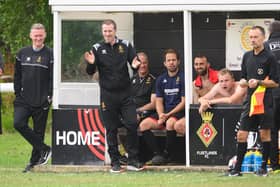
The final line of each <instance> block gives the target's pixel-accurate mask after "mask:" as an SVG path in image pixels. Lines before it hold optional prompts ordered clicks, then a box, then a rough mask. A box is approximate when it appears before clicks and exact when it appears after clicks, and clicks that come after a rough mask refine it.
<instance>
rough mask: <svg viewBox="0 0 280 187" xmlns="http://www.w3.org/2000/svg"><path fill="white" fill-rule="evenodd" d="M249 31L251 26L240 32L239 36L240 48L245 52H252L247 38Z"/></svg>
mask: <svg viewBox="0 0 280 187" xmlns="http://www.w3.org/2000/svg"><path fill="white" fill-rule="evenodd" d="M250 29H251V26H245V27H243V28H242V30H241V34H240V41H241V46H242V48H243V49H244V50H245V51H249V50H252V46H251V42H250V38H249V31H250Z"/></svg>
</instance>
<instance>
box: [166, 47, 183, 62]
mask: <svg viewBox="0 0 280 187" xmlns="http://www.w3.org/2000/svg"><path fill="white" fill-rule="evenodd" d="M168 53H173V54H175V55H176V58H177V60H180V55H179V53H178V52H177V51H176V50H175V49H166V50H165V51H164V53H163V59H164V61H165V59H166V54H168Z"/></svg>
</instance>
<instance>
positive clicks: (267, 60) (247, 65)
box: [241, 49, 278, 106]
mask: <svg viewBox="0 0 280 187" xmlns="http://www.w3.org/2000/svg"><path fill="white" fill-rule="evenodd" d="M276 63H277V62H276V59H275V57H274V56H273V54H272V53H271V52H270V51H269V50H268V49H264V50H263V51H261V52H260V53H259V54H257V55H255V54H254V52H253V51H248V52H246V53H245V54H244V56H243V59H242V65H241V78H244V79H246V80H247V81H249V80H250V79H257V80H264V79H265V78H266V77H267V76H268V77H269V79H271V80H274V81H275V82H278V75H277V71H276V69H277V68H276V67H277V66H276ZM255 89H256V88H248V94H247V100H248V101H249V102H250V98H251V95H252V94H253V92H254V91H255ZM271 90H272V89H271V88H267V89H266V92H265V96H264V103H265V106H272V92H271Z"/></svg>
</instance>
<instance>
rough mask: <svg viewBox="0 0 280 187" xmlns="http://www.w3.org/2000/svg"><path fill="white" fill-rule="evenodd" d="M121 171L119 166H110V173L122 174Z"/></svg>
mask: <svg viewBox="0 0 280 187" xmlns="http://www.w3.org/2000/svg"><path fill="white" fill-rule="evenodd" d="M122 171H123V169H122V168H121V165H120V164H114V165H113V166H112V168H111V169H110V172H111V173H120V172H122Z"/></svg>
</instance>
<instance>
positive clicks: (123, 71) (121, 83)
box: [85, 20, 143, 173]
mask: <svg viewBox="0 0 280 187" xmlns="http://www.w3.org/2000/svg"><path fill="white" fill-rule="evenodd" d="M101 26H102V34H103V37H104V42H101V43H96V44H94V45H93V48H92V50H91V51H90V52H86V53H85V59H86V61H87V62H88V65H87V69H86V70H87V73H88V74H90V75H92V74H93V73H94V72H95V71H96V67H97V68H98V72H99V84H100V89H101V111H102V116H103V120H104V124H105V128H106V138H107V144H108V152H109V155H110V157H111V165H112V168H111V170H110V171H111V172H113V173H118V172H121V171H122V168H121V166H120V160H119V159H120V153H119V150H118V141H117V132H118V127H120V126H122V122H121V121H120V118H122V121H123V124H124V126H125V128H126V129H127V151H128V165H127V169H128V170H134V171H140V170H142V169H143V165H142V164H141V163H139V161H138V136H137V119H136V107H135V104H134V102H133V99H132V96H131V82H130V81H131V80H130V77H129V72H128V67H127V62H129V63H130V65H131V66H132V68H134V69H137V68H138V66H139V65H140V61H138V60H137V56H136V52H135V49H134V48H133V47H132V45H131V44H130V43H129V42H128V41H126V40H121V39H119V38H117V37H116V30H117V26H116V23H115V22H114V21H113V20H105V21H103V23H102V25H101Z"/></svg>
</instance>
